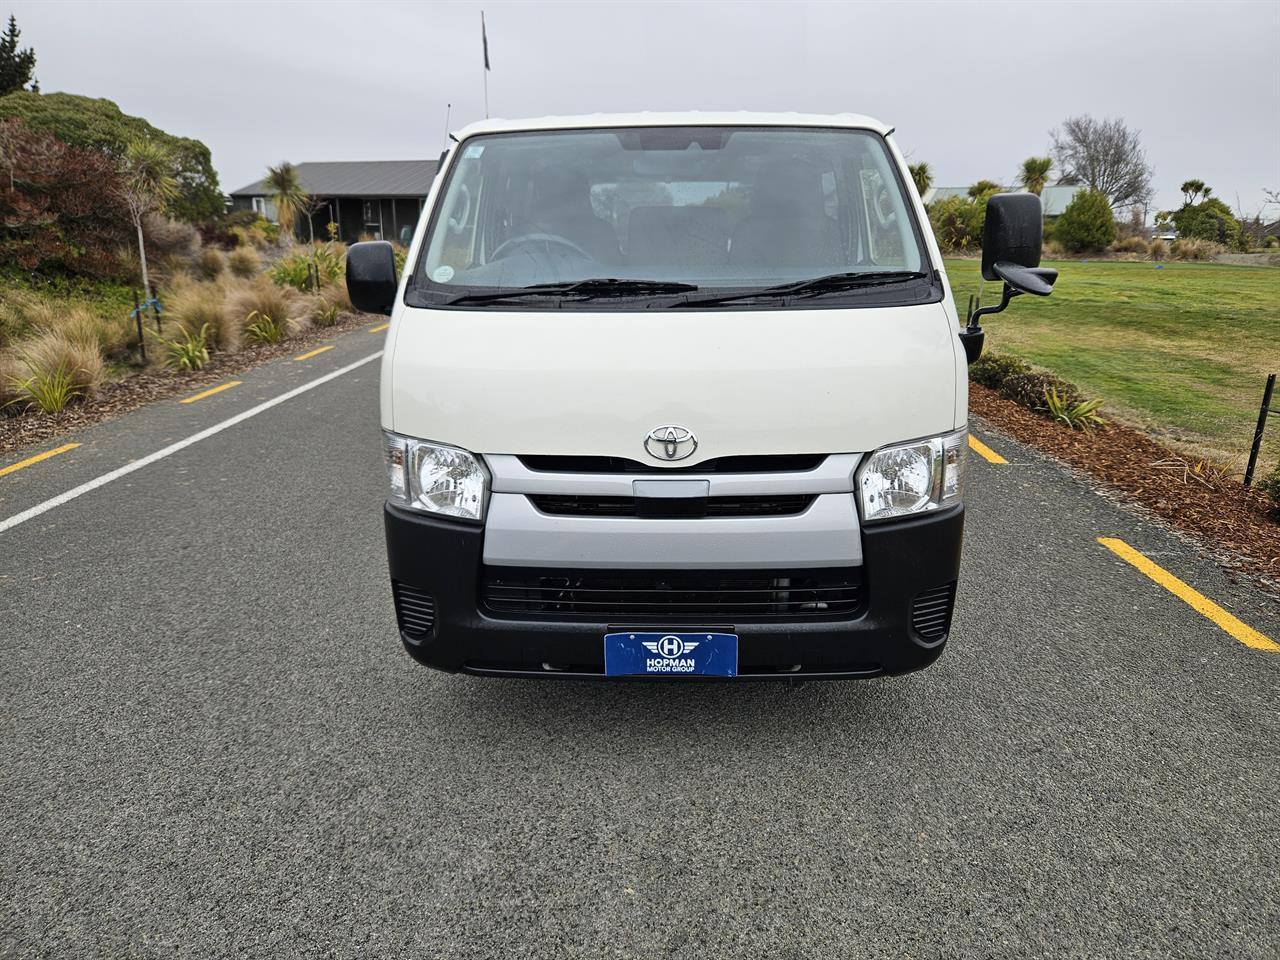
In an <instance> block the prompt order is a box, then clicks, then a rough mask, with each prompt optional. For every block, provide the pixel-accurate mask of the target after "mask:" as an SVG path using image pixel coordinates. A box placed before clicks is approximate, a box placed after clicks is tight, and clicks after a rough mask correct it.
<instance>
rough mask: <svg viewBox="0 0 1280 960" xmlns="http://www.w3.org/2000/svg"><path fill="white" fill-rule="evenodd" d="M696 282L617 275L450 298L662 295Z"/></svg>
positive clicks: (468, 300) (691, 286) (688, 289)
mask: <svg viewBox="0 0 1280 960" xmlns="http://www.w3.org/2000/svg"><path fill="white" fill-rule="evenodd" d="M697 289H698V288H697V286H696V285H694V284H692V283H675V282H668V281H666V280H620V279H618V278H616V277H600V278H597V279H592V280H569V281H565V282H563V283H535V284H532V285H530V286H527V287H515V288H513V289H511V290H494V291H492V292H489V293H464V294H462V295H461V296H458V297H454V298H453V299H452V300H449V301H448V304H449V305H452V304H455V303H490V302H495V301H499V300H517V299H523V298H528V297H576V298H578V299H581V300H596V299H601V298H604V297H642V296H645V295H646V294H649V295H652V296H661V295H663V294H671V293H690V292H692V291H694V290H697Z"/></svg>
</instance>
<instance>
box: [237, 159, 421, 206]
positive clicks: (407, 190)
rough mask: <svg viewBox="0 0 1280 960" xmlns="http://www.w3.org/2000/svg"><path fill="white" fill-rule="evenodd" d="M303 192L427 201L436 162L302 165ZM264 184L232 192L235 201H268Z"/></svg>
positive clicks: (348, 162)
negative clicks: (421, 198)
mask: <svg viewBox="0 0 1280 960" xmlns="http://www.w3.org/2000/svg"><path fill="white" fill-rule="evenodd" d="M296 166H297V170H298V181H299V182H300V183H301V184H302V189H303V190H305V191H307V193H309V194H311V195H312V196H316V197H425V196H426V195H427V193H428V192H430V190H431V181H432V180H433V179H435V175H436V167H437V166H439V161H436V160H333V161H327V162H323V163H299V164H297V165H296ZM271 192H272V191H271V189H270V188H269V187H268V186H267V185H266V181H265V180H258V181H257V182H256V183H251V184H249V185H248V186H247V187H241V188H240V189H239V190H232V191H231V196H233V197H266V196H270V195H271Z"/></svg>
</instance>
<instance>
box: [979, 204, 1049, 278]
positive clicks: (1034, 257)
mask: <svg viewBox="0 0 1280 960" xmlns="http://www.w3.org/2000/svg"><path fill="white" fill-rule="evenodd" d="M1043 235H1044V227H1043V218H1042V215H1041V210H1040V198H1039V197H1037V196H1036V195H1035V194H1034V193H997V194H996V195H995V196H994V197H992V198H991V199H990V200H988V201H987V219H986V222H985V223H984V224H983V227H982V279H983V280H1001V279H1003V277H1001V276H1000V275H999V274H998V273H996V264H997V263H1011V264H1014V265H1015V266H1019V267H1038V266H1040V247H1041V245H1042V240H1043Z"/></svg>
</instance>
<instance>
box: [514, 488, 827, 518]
mask: <svg viewBox="0 0 1280 960" xmlns="http://www.w3.org/2000/svg"><path fill="white" fill-rule="evenodd" d="M529 500H530V501H532V503H533V505H534V506H535V507H537V508H538V509H539V510H540V511H541V512H543V513H549V514H552V515H553V516H568V517H642V518H647V519H661V520H671V519H683V518H691V519H701V518H704V517H791V516H795V515H797V514H800V513H804V512H805V511H806V510H808V509H809V507H810V506H811V505H812V504H813V501H814V497H813V496H812V495H808V496H806V495H804V494H796V495H785V496H776V495H775V496H762V497H693V498H688V499H684V498H670V499H668V498H666V497H581V496H562V495H559V494H555V495H551V494H536V495H535V494H531V495H530V496H529Z"/></svg>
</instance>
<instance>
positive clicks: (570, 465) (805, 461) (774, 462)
mask: <svg viewBox="0 0 1280 960" xmlns="http://www.w3.org/2000/svg"><path fill="white" fill-rule="evenodd" d="M826 458H827V455H826V454H823V453H814V454H808V453H804V454H761V455H759V456H749V455H748V456H733V457H714V458H712V459H711V460H704V461H702V462H701V463H698V464H694V465H693V466H691V467H656V466H654V465H653V464H651V463H641V462H640V461H638V460H629V459H627V458H626V457H592V456H580V457H577V456H546V455H536V456H532V455H525V456H521V457H520V458H519V460H520V462H521V463H522V464H524V465H525V466H526V467H527V468H528V469H530V470H536V471H538V472H539V473H645V474H650V475H652V476H668V475H670V474H673V473H785V472H793V471H805V470H814V469H816V468H817V467H819V466H820V465H821V464H822V461H824V460H825V459H826Z"/></svg>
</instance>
